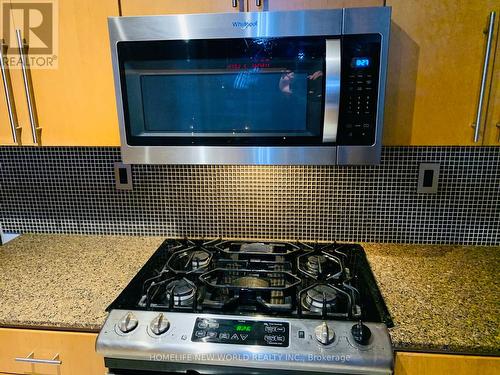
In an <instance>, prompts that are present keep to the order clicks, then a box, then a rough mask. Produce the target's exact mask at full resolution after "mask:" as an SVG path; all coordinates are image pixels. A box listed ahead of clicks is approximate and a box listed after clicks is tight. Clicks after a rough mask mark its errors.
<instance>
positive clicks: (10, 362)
mask: <svg viewBox="0 0 500 375" xmlns="http://www.w3.org/2000/svg"><path fill="white" fill-rule="evenodd" d="M96 338H97V334H93V333H81V332H63V331H46V330H29V329H15V328H12V329H11V328H1V329H0V371H2V372H3V373H9V374H37V375H40V374H43V375H56V374H57V375H103V374H105V372H106V371H105V367H104V360H103V358H102V357H101V356H99V355H98V354H97V353H96V352H95V340H96ZM31 353H32V358H34V359H47V360H52V359H55V360H59V361H60V362H61V363H60V364H41V363H24V362H18V361H16V360H15V358H23V357H24V358H26V357H28V356H29V355H30V354H31ZM2 372H0V375H1V374H2Z"/></svg>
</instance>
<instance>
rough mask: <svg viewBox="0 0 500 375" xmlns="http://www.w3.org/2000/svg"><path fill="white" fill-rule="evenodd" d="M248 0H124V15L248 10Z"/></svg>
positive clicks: (122, 6)
mask: <svg viewBox="0 0 500 375" xmlns="http://www.w3.org/2000/svg"><path fill="white" fill-rule="evenodd" d="M246 2H247V0H183V1H179V0H122V1H121V14H122V15H123V16H142V15H152V14H183V13H184V14H187V13H219V12H220V13H224V12H240V11H245V10H246Z"/></svg>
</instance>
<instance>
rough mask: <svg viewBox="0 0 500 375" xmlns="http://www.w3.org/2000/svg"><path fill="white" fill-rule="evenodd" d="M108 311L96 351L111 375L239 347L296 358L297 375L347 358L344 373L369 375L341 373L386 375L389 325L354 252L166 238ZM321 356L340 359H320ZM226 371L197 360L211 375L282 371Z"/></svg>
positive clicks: (339, 247)
mask: <svg viewBox="0 0 500 375" xmlns="http://www.w3.org/2000/svg"><path fill="white" fill-rule="evenodd" d="M107 311H109V312H110V315H109V317H108V320H107V322H106V324H105V326H104V328H103V330H102V331H101V334H100V336H99V339H98V342H97V348H98V351H101V352H102V353H103V354H104V355H105V357H106V358H105V360H106V364H107V365H108V367H110V368H113V371H114V372H113V373H120V372H119V371H118V368H119V367H120V366H125V365H124V362H123V361H124V360H125V361H126V363H127V366H132V368H129V369H132V370H134V371H136V370H142V369H143V366H144V364H145V363H147V364H148V366H151V365H153V368H154V369H155V370H158V369H163V368H164V369H166V370H169V371H171V370H172V368H171V364H172V363H173V362H174V361H171V360H168V359H167V360H165V359H164V358H163V357H161V358H163V360H159V361H156V360H151V358H156V357H155V355H157V354H158V353H160V354H161V353H165V352H166V353H169V355H174V356H175V357H176V358H177V356H178V355H180V354H186V353H191V352H193V353H194V352H196V353H198V352H199V351H200V350H202V351H204V352H206V353H207V354H211V355H213V354H215V353H220V352H224V351H226V352H232V353H234V350H235V349H233V348H236V347H238V348H239V349H238V350H237V353H238V355H246V354H245V353H247V354H248V353H255V352H256V351H257V352H258V351H259V350H264V349H265V350H271V351H272V350H277V351H278V354H280V355H291V354H293V355H296V356H297V357H296V358H295V357H294V359H293V360H292V363H293V362H296V364H295V365H299V363H300V364H301V366H299V367H298V368H299V369H301V370H303V371H311V369H312V368H313V367H314V368H315V371H319V372H322V371H320V370H318V369H320V368H321V366H326V367H325V371H330V372H331V371H333V370H335V369H336V367H335V366H339V365H340V367H343V366H344V367H345V366H346V364H345V363H342V358H344V357H345V356H346V355H347V356H349V358H351V361H352V362H351V363H348V364H347V365H349V366H348V367H347V368H348V369H350V368H356V367H363V368H365V370H366V369H369V370H366V371H367V372H337V373H339V374H343V373H346V374H347V373H349V374H357V373H359V374H371V373H374V374H375V373H376V374H379V373H385V372H376V371H380V369H381V368H382V369H383V368H389V370H390V368H391V366H392V362H391V361H392V350H391V346H390V340H389V337H388V333H387V326H389V327H390V326H392V321H391V318H390V315H389V313H388V311H387V308H386V306H385V304H384V301H383V299H382V297H381V295H380V292H379V290H378V288H377V285H376V282H375V279H374V277H373V274H372V272H371V270H370V267H369V264H368V262H367V259H366V256H365V253H364V250H363V248H362V247H361V246H359V245H354V244H339V243H330V244H320V243H304V242H271V241H270V242H250V241H233V240H223V239H215V240H209V241H205V240H188V239H186V240H172V239H169V240H166V241H165V242H164V243H163V244H162V245H161V246H160V248H159V249H158V250H157V251H156V252H155V253H154V254H153V255H152V257H151V258H150V259H149V260H148V262H147V263H146V264H145V265H144V266H143V267H142V269H141V270H140V271H139V273H138V274H137V275H136V276H135V277H134V278H133V279H132V281H131V282H130V283H129V285H128V286H127V287H126V288H125V289H124V290H123V292H122V293H121V294H120V295H119V296H118V298H116V300H115V301H114V302H113V303H112V304H111V305H110V306H109V307H108V309H107ZM141 325H144V327H143V328H141ZM314 343H316V344H314ZM193 345H194V346H193ZM196 345H202V346H201V347H199V346H196ZM206 345H209V346H208V347H207V346H206ZM317 345H319V347H318V346H317ZM266 348H267V349H266ZM325 348H326V349H333V348H335V350H334V351H333V352H332V353H330V354H334V353H336V354H335V355H338V356H340V357H338V358H337V357H335V358H334V359H332V358H326V359H325V358H323V357H321V355H323V354H324V350H325ZM381 353H385V356H384V355H381ZM148 355H149V357H148ZM315 355H320V357H314V356H315ZM304 356H305V357H304ZM342 356H344V357H342ZM148 358H149V360H148ZM169 358H170V357H169ZM291 358H292V357H291ZM345 358H347V357H345ZM345 358H344V359H345ZM243 359H245V358H243ZM361 360H364V362H366V363H364V364H362V365H361V364H360V363H358V362H359V361H361ZM332 361H333V363H332ZM339 361H340V362H339ZM367 361H368V362H367ZM370 361H371V362H373V363H371V366H372V367H370ZM178 362H179V361H177V362H176V363H178ZM180 362H182V363H184V364H185V365H186V366H187V367H185V368H184V367H183V369H182V371H181V373H182V372H184V373H185V371H187V370H193V371H194V370H196V371H198V370H197V368H196V366H197V365H199V364H198V363H197V362H196V361H194V362H193V361H187V363H185V362H184V361H182V360H181V361H180ZM226 362H227V361H220V360H210V359H207V360H205V361H202V363H204V364H205V365H208V366H217V370H216V372H217V373H221V371H222V372H223V370H227V371H228V373H242V372H245V371H244V370H245V369H247V370H248V369H252V371H254V372H252V373H254V374H256V372H255V369H256V368H259V367H262V365H263V364H266V365H267V366H269V363H271V365H272V366H271V368H273V366H278V367H275V368H280V369H288V367H287V366H289V364H288V365H286V363H288V362H289V361H288V362H287V361H285V362H282V361H278V362H276V361H271V362H269V359H266V360H255V361H252V360H245V365H244V366H243V368H240V367H237V368H238V371H237V372H235V369H234V368H233V367H234V365H235V364H234V363H233V362H230V363H226ZM284 364H285V365H284ZM283 365H284V366H285V367H284V368H283V367H282V366H283ZM353 365H355V366H354V367H352V366H353ZM134 366H138V367H134ZM311 366H313V367H311ZM146 367H147V366H146ZM148 368H149V367H148ZM370 369H371V370H374V371H375V372H370V371H371V370H370ZM261 370H262V371H264V369H262V368H261ZM365 370H363V371H365ZM262 371H261V372H262ZM359 371H361V370H359ZM198 372H199V371H198ZM123 373H126V372H123ZM146 373H147V372H146ZM334 373H335V372H334ZM389 373H390V372H389Z"/></svg>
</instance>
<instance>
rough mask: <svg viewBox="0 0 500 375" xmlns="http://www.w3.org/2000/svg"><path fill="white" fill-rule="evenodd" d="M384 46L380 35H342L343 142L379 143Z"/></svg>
mask: <svg viewBox="0 0 500 375" xmlns="http://www.w3.org/2000/svg"><path fill="white" fill-rule="evenodd" d="M380 49H381V37H380V35H379V34H365V35H346V36H343V37H342V67H341V78H340V79H341V85H340V87H341V90H340V112H339V129H338V144H340V145H360V146H361V145H363V146H364V145H372V144H374V143H375V136H376V121H377V101H378V86H379V70H380Z"/></svg>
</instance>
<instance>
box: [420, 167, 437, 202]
mask: <svg viewBox="0 0 500 375" xmlns="http://www.w3.org/2000/svg"><path fill="white" fill-rule="evenodd" d="M438 182H439V163H420V166H419V171H418V185H417V193H423V194H436V193H437V192H438Z"/></svg>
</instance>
